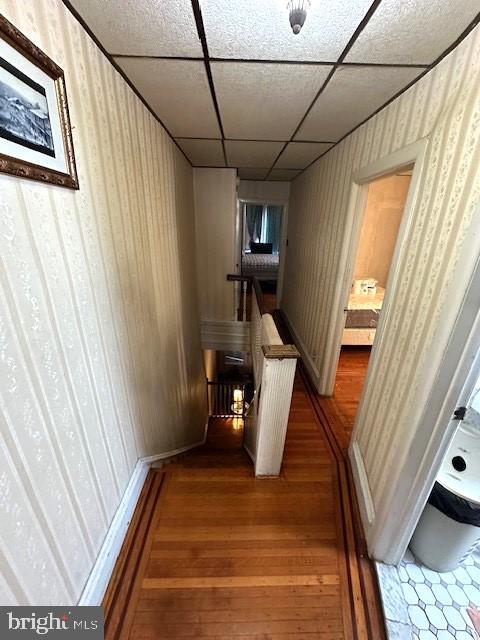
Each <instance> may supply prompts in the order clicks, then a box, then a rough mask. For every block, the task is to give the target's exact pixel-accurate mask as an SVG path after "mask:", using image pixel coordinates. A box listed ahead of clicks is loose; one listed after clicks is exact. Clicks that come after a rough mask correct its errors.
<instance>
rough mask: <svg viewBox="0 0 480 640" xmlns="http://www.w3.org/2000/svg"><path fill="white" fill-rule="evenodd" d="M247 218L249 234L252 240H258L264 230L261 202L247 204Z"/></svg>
mask: <svg viewBox="0 0 480 640" xmlns="http://www.w3.org/2000/svg"><path fill="white" fill-rule="evenodd" d="M246 209H247V210H246V214H245V220H246V223H247V230H248V235H249V236H250V240H251V241H252V242H258V240H259V239H260V234H261V232H262V213H263V206H262V205H261V204H260V205H258V204H247V207H246Z"/></svg>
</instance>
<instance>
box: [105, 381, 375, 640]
mask: <svg viewBox="0 0 480 640" xmlns="http://www.w3.org/2000/svg"><path fill="white" fill-rule="evenodd" d="M241 444H242V431H241V430H238V429H234V425H233V423H232V421H231V420H214V421H212V423H211V426H210V429H209V433H208V439H207V443H206V445H205V446H204V447H202V448H200V449H198V450H196V451H194V452H192V453H190V454H188V455H186V456H185V457H183V458H182V459H180V460H179V461H177V462H176V463H173V464H171V465H168V466H166V467H165V468H164V469H162V470H154V471H153V472H152V473H151V475H154V476H157V477H158V476H164V480H163V485H162V487H161V490H160V492H159V494H158V495H159V497H158V498H157V499H156V500H155V503H151V504H150V506H149V505H148V500H147V501H146V503H144V505H143V507H142V509H143V514H142V519H143V520H144V521H146V522H148V520H149V518H150V517H151V525H150V527H149V528H148V530H146V532H145V537H144V539H145V540H146V543H145V544H144V546H143V553H142V554H141V557H140V558H138V559H137V560H136V561H137V569H136V572H135V574H134V575H132V576H131V577H130V578H128V579H127V578H126V575H128V569H127V570H126V573H125V571H123V579H122V577H121V575H119V568H118V565H117V569H116V580H115V579H114V580H113V581H112V584H113V585H115V583H116V584H117V585H118V584H121V583H125V582H127V581H129V580H130V579H131V584H132V589H130V591H128V593H127V594H126V595H125V593H123V596H122V593H120V595H116V594H115V592H114V587H113V588H112V586H111V588H110V590H109V592H108V593H107V595H106V598H105V602H104V605H105V606H106V620H107V622H106V638H107V639H109V638H122V639H127V638H131V639H137V638H152V639H153V638H155V639H158V640H159V639H163V638H165V639H167V638H168V639H170V638H184V637H193V638H207V637H208V638H225V639H227V638H228V639H230V638H235V637H241V638H242V639H243V640H246V639H247V638H262V639H271V640H287V639H288V640H303V639H307V638H312V639H313V638H324V639H325V640H327V639H328V640H343V639H345V640H347V639H348V640H350V639H351V638H355V637H358V639H359V640H360V639H366V638H372V639H375V640H380V639H381V638H382V634H383V629H382V628H381V619H380V616H379V612H378V609H376V607H375V604H376V603H375V599H374V600H370V602H368V603H367V602H366V601H365V600H363V598H362V595H361V594H360V592H359V591H358V589H359V586H358V585H359V573H358V566H357V564H356V558H355V557H354V556H355V550H354V549H352V538H351V536H352V522H351V514H350V511H349V505H348V504H346V503H345V487H342V486H341V480H340V478H341V474H340V473H339V470H338V460H337V459H336V458H335V454H334V452H333V451H332V449H331V448H330V445H329V442H328V439H327V437H326V436H325V433H324V431H323V427H322V424H321V421H320V419H319V416H318V414H317V412H316V409H315V406H314V404H313V403H312V401H311V399H310V396H309V392H308V389H307V387H306V383H305V382H304V380H303V378H302V374H301V373H297V379H296V384H295V391H294V396H293V402H292V409H291V412H290V419H289V429H288V435H287V443H286V448H285V458H284V464H283V468H282V473H281V476H280V477H279V478H275V479H258V478H257V479H255V478H254V477H253V473H252V465H251V463H250V461H249V459H248V458H247V456H246V454H245V453H244V451H243V450H242V448H241ZM342 505H343V509H344V511H342ZM148 512H149V513H148ZM136 537H137V538H138V536H136ZM353 544H355V543H354V541H353ZM124 555H125V554H124ZM132 558H133V560H135V556H134V555H133V554H131V559H132ZM120 564H121V563H120ZM121 572H122V570H120V573H121ZM119 592H121V589H120V590H119ZM364 592H365V591H364ZM117 593H118V592H117ZM122 597H124V600H123V601H122ZM364 603H366V604H367V606H366V607H365V606H364ZM367 608H368V609H369V611H366V610H365V609H367ZM357 634H358V635H357Z"/></svg>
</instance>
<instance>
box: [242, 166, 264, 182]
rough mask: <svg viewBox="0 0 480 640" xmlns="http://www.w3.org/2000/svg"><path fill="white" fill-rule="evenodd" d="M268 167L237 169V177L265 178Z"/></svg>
mask: <svg viewBox="0 0 480 640" xmlns="http://www.w3.org/2000/svg"><path fill="white" fill-rule="evenodd" d="M267 173H268V169H244V168H241V169H239V170H238V177H239V178H240V179H241V180H265V178H266V176H267Z"/></svg>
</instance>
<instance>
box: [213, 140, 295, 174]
mask: <svg viewBox="0 0 480 640" xmlns="http://www.w3.org/2000/svg"><path fill="white" fill-rule="evenodd" d="M283 146H284V143H283V142H264V141H246V140H226V141H225V149H226V152H227V160H228V164H229V166H230V167H253V168H257V169H258V168H262V167H265V168H266V169H269V168H270V167H271V166H272V165H273V163H274V162H275V158H276V157H277V156H278V154H279V153H280V151H281V150H282V149H283Z"/></svg>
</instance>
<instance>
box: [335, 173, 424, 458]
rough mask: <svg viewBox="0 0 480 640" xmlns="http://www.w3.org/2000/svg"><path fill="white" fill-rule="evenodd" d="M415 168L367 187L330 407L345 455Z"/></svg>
mask: <svg viewBox="0 0 480 640" xmlns="http://www.w3.org/2000/svg"><path fill="white" fill-rule="evenodd" d="M412 171H413V164H412V165H409V166H407V167H403V168H402V169H400V170H397V171H395V172H394V173H390V174H388V175H384V176H381V177H379V178H377V179H375V180H372V181H371V182H369V183H368V184H367V185H366V186H367V193H366V204H365V209H364V214H363V219H362V220H361V224H360V231H359V236H358V243H357V246H356V253H355V258H354V268H353V277H352V280H351V288H350V294H349V297H348V303H347V305H346V308H345V310H344V311H345V314H344V317H345V325H344V329H343V334H342V342H341V350H340V357H339V361H338V368H337V372H336V377H335V384H334V391H333V396H332V397H331V399H330V403H331V408H332V409H333V410H334V411H335V413H336V417H337V420H336V423H337V424H338V425H341V432H340V433H337V434H336V436H337V440H338V442H339V444H340V445H341V448H342V449H343V450H344V451H346V450H347V449H348V446H349V444H350V439H351V434H352V431H353V426H354V424H355V419H356V415H357V411H358V406H359V403H360V398H361V396H362V392H363V388H364V385H365V380H366V375H367V369H368V364H369V361H370V355H371V350H372V346H373V343H374V340H375V336H376V330H377V326H378V322H379V319H380V315H381V312H382V306H383V300H384V297H385V291H386V288H387V286H388V276H389V272H390V267H391V264H392V260H393V256H394V252H395V247H396V243H397V237H398V233H399V229H400V224H401V220H402V216H403V213H404V209H405V204H406V201H407V196H408V192H409V188H410V182H411V179H412Z"/></svg>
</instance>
